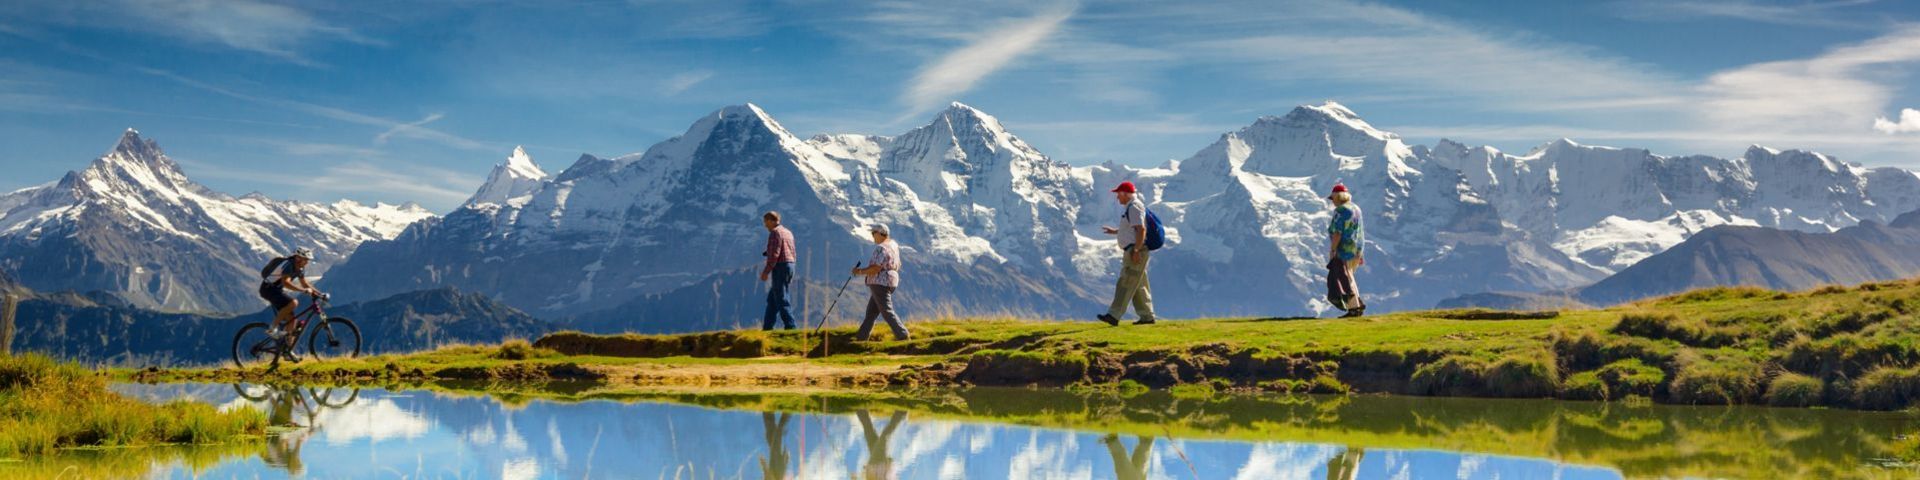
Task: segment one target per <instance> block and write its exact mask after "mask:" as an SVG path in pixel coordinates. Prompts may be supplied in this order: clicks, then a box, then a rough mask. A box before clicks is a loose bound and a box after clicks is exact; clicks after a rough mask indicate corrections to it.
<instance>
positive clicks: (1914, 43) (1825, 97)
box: [1700, 26, 1920, 133]
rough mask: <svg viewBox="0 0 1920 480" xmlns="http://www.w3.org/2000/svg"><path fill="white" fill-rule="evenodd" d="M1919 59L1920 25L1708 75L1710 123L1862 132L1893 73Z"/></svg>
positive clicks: (1888, 95) (1888, 94)
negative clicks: (1811, 54)
mask: <svg viewBox="0 0 1920 480" xmlns="http://www.w3.org/2000/svg"><path fill="white" fill-rule="evenodd" d="M1916 63H1920V26H1916V27H1907V28H1904V29H1900V30H1896V31H1893V32H1891V33H1888V34H1885V35H1882V36H1879V37H1876V38H1873V39H1870V40H1867V41H1865V42H1861V43H1857V44H1852V45H1846V46H1841V47H1837V48H1834V49H1831V50H1828V51H1827V52H1826V53H1823V54H1820V55H1818V56H1814V57H1812V58H1806V59H1800V60H1786V61H1775V62H1766V63H1759V64H1754V65H1748V66H1745V67H1740V68H1735V69H1732V70H1727V71H1724V72H1720V73H1716V74H1713V75H1712V76H1710V77H1708V78H1707V80H1706V83H1705V84H1704V85H1703V86H1701V88H1700V91H1701V93H1702V94H1703V95H1704V96H1705V97H1706V98H1705V100H1704V102H1703V103H1704V105H1705V106H1706V108H1704V109H1702V111H1703V115H1704V117H1705V120H1706V121H1707V122H1709V125H1711V126H1714V127H1718V128H1722V129H1726V130H1738V131H1749V132H1781V133H1788V132H1796V131H1839V132H1846V131H1853V132H1861V131H1865V130H1866V129H1867V128H1868V127H1870V126H1873V125H1874V120H1876V119H1877V118H1878V114H1879V112H1884V111H1887V108H1888V107H1889V106H1890V103H1891V102H1892V99H1893V95H1894V93H1895V92H1896V90H1897V89H1899V88H1903V87H1904V86H1906V85H1907V83H1906V82H1903V81H1900V79H1901V78H1903V77H1904V75H1898V73H1901V72H1902V71H1904V70H1906V69H1910V68H1911V67H1913V66H1914V65H1915V64H1916Z"/></svg>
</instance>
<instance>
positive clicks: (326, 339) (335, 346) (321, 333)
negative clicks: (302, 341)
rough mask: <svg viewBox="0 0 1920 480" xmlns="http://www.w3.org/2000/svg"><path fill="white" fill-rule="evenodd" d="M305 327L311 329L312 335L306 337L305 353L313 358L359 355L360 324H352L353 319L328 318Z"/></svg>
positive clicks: (337, 357) (334, 358)
mask: <svg viewBox="0 0 1920 480" xmlns="http://www.w3.org/2000/svg"><path fill="white" fill-rule="evenodd" d="M307 329H308V330H312V331H313V335H312V336H311V337H308V338H307V353H308V354H310V355H312V356H313V359H314V360H336V359H342V358H354V357H358V356H360V326H359V325H354V324H353V320H348V319H345V318H329V319H327V321H325V322H321V323H320V324H319V325H314V326H311V327H307Z"/></svg>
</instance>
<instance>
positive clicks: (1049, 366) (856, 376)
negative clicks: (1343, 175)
mask: <svg viewBox="0 0 1920 480" xmlns="http://www.w3.org/2000/svg"><path fill="white" fill-rule="evenodd" d="M910 321H911V319H910ZM909 327H910V328H911V329H912V330H913V332H914V338H913V339H912V340H908V341H891V340H884V341H873V342H855V341H853V340H852V339H851V336H852V329H851V328H846V327H842V328H830V329H828V330H827V332H826V335H825V336H824V338H823V337H821V336H812V335H807V334H805V333H804V332H787V331H777V332H760V331H721V332H705V333H695V334H683V335H639V334H624V335H591V334H584V333H578V332H559V333H554V334H551V335H547V336H545V337H542V338H540V339H538V340H535V341H532V342H527V341H524V340H518V341H512V342H508V343H506V344H503V345H462V346H452V347H445V348H441V349H438V350H434V351H427V352H421V353H414V354H405V355H384V356H374V357H367V358H360V359H353V360H345V361H336V362H323V363H311V362H309V363H302V364H289V365H283V366H281V368H279V369H277V370H274V371H271V372H269V371H264V370H254V371H237V370H232V369H200V370H171V371H159V370H154V371H144V372H123V373H124V374H126V375H128V376H131V377H133V378H135V379H142V380H147V381H164V380H168V379H199V380H228V379H254V380H258V379H269V378H287V379H292V380H304V381H333V382H347V383H352V382H373V383H378V382H390V381H413V382H424V381H435V380H459V381H485V382H493V383H513V382H520V383H526V382H550V381H585V382H599V383H616V384H631V385H682V386H721V385H737V386H790V387H889V386H890V387H900V386H951V385H983V386H1040V387H1063V388H1076V389H1114V390H1133V389H1150V390H1167V391H1170V392H1175V393H1179V392H1188V393H1193V392H1206V391H1268V392H1295V393H1298V392H1307V393H1389V394H1402V395H1424V396H1467V397H1514V398H1559V399H1569V400H1609V401H1623V400H1624V401H1652V402H1659V403H1675V404H1766V405H1775V406H1791V407H1805V406H1834V407H1843V408H1856V409H1873V410H1894V409H1903V408H1908V407H1910V406H1913V405H1914V404H1915V402H1916V401H1920V342H1917V341H1920V280H1907V281H1896V282H1883V283H1871V284H1865V285H1859V286H1853V287H1826V288H1821V289H1816V290H1811V291H1805V292H1774V291H1768V290H1763V289H1755V288H1713V289H1705V290H1699V291H1693V292H1688V293H1685V294H1680V295H1674V296H1669V297H1664V298H1659V299H1652V300H1647V301H1642V302H1638V303H1633V304H1628V305H1621V306H1616V307H1612V308H1605V309H1592V310H1574V311H1563V312H1497V311H1486V310H1432V311H1415V312H1402V313H1393V314H1386V315H1376V316H1369V317H1365V318H1359V319H1254V318H1230V319H1199V320H1186V321H1172V322H1162V323H1160V324H1158V325H1151V326H1132V325H1122V326H1120V327H1109V326H1107V325H1104V324H1100V323H1096V322H1092V321H1084V322H1068V321H1028V320H1014V319H971V320H948V321H935V322H925V323H912V324H910V325H909Z"/></svg>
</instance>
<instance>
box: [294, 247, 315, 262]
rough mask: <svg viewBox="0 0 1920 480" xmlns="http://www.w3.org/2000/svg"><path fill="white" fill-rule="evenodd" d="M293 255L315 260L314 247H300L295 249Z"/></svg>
mask: <svg viewBox="0 0 1920 480" xmlns="http://www.w3.org/2000/svg"><path fill="white" fill-rule="evenodd" d="M293 256H295V257H300V258H304V259H307V260H313V249H310V248H306V247H300V248H297V249H294V251H293Z"/></svg>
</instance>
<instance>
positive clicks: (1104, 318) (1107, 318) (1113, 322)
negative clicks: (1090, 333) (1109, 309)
mask: <svg viewBox="0 0 1920 480" xmlns="http://www.w3.org/2000/svg"><path fill="white" fill-rule="evenodd" d="M1098 318H1099V319H1100V321H1101V322H1105V323H1106V324H1107V325H1110V326H1115V327H1118V326H1120V319H1118V318H1113V316H1112V315H1107V314H1104V313H1102V314H1100V316H1099V317H1098Z"/></svg>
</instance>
